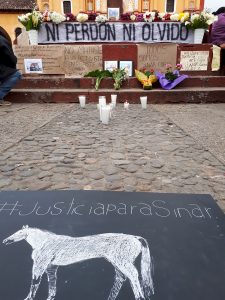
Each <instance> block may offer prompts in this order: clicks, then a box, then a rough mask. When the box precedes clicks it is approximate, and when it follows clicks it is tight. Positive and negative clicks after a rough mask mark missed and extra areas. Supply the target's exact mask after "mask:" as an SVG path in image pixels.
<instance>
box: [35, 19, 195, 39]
mask: <svg viewBox="0 0 225 300" xmlns="http://www.w3.org/2000/svg"><path fill="white" fill-rule="evenodd" d="M193 41H194V37H193V31H192V30H188V29H187V28H186V27H185V25H184V24H181V23H178V22H153V23H147V22H135V23H131V22H129V23H128V22H126V23H121V22H118V23H117V22H107V23H100V24H98V23H92V22H87V23H77V22H74V23H72V22H71V23H70V22H64V23H61V24H59V25H57V24H53V23H44V24H42V26H41V29H40V30H39V33H38V42H39V43H40V44H50V43H51V44H52V43H81V42H85V43H117V42H126V43H159V42H166V43H168V42H172V43H190V44H193Z"/></svg>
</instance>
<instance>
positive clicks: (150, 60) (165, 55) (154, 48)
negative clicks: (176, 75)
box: [137, 44, 177, 71]
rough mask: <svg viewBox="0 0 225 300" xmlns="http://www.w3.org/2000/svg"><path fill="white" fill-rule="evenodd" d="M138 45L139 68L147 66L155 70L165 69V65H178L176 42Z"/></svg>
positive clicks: (148, 68)
mask: <svg viewBox="0 0 225 300" xmlns="http://www.w3.org/2000/svg"><path fill="white" fill-rule="evenodd" d="M137 47H138V62H137V66H138V69H142V68H146V69H147V70H150V69H154V70H155V71H165V65H166V64H171V65H172V66H175V65H176V61H177V45H176V44H151V45H137Z"/></svg>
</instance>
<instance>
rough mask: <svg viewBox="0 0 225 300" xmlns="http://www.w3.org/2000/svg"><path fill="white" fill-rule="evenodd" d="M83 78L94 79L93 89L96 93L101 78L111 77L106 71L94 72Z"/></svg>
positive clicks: (110, 73)
mask: <svg viewBox="0 0 225 300" xmlns="http://www.w3.org/2000/svg"><path fill="white" fill-rule="evenodd" d="M84 77H94V78H96V83H95V89H96V91H98V89H99V86H100V83H101V81H102V79H103V78H107V77H112V72H110V71H108V70H94V71H91V72H89V73H87V74H85V75H84Z"/></svg>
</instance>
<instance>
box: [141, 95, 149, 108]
mask: <svg viewBox="0 0 225 300" xmlns="http://www.w3.org/2000/svg"><path fill="white" fill-rule="evenodd" d="M147 98H148V97H147V96H143V97H140V100H141V107H142V108H143V109H146V108H147Z"/></svg>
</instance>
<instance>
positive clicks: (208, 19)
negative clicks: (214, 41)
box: [185, 11, 217, 30]
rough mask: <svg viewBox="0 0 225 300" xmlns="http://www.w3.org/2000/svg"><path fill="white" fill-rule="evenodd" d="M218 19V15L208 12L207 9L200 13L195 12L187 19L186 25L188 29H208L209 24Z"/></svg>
mask: <svg viewBox="0 0 225 300" xmlns="http://www.w3.org/2000/svg"><path fill="white" fill-rule="evenodd" d="M216 20H217V16H214V15H213V14H211V13H208V12H207V11H202V12H201V13H199V14H193V15H191V17H190V18H189V19H188V20H186V22H185V26H186V27H187V28H188V29H193V30H195V29H199V28H202V29H207V28H208V27H209V25H211V24H212V23H214V22H215V21H216Z"/></svg>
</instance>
